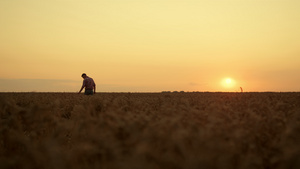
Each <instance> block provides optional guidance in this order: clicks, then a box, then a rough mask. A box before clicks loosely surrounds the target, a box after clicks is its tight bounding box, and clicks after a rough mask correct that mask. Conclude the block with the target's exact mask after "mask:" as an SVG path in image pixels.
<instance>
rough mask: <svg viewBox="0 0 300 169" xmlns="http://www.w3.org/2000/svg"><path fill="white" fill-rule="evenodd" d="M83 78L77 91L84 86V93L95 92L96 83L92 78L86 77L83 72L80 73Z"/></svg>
mask: <svg viewBox="0 0 300 169" xmlns="http://www.w3.org/2000/svg"><path fill="white" fill-rule="evenodd" d="M81 77H82V78H83V83H82V87H81V89H80V91H79V92H78V93H81V91H82V89H83V88H85V92H84V94H85V95H93V94H95V93H96V84H95V82H94V80H93V79H92V78H90V77H88V76H87V75H86V74H85V73H83V74H82V75H81Z"/></svg>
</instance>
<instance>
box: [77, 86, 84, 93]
mask: <svg viewBox="0 0 300 169" xmlns="http://www.w3.org/2000/svg"><path fill="white" fill-rule="evenodd" d="M83 88H84V86H82V87H81V89H80V90H79V92H78V94H79V93H81V91H82V89H83Z"/></svg>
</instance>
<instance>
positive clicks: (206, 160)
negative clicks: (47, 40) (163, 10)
mask: <svg viewBox="0 0 300 169" xmlns="http://www.w3.org/2000/svg"><path fill="white" fill-rule="evenodd" d="M0 106H1V107H0V168H1V169H2V168H16V169H17V168H24V169H27V168H28V169H35V168H36V169H40V168H43V169H52V168H55V169H64V168H72V169H73V168H74V169H77V168H78V169H79V168H80V169H81V168H89V169H92V168H104V169H120V168H122V169H127V168H128V169H140V168H143V169H159V168H162V169H166V168H172V169H202V168H203V169H210V168H212V169H217V168H228V169H241V168H243V169H250V168H253V169H260V168H261V169H268V168H272V169H273V168H274V169H275V168H276V169H277V168H278V169H279V168H280V169H286V168H290V169H296V168H300V93H144V94H143V93H99V94H96V95H94V96H84V95H82V94H81V95H78V94H71V93H1V94H0Z"/></svg>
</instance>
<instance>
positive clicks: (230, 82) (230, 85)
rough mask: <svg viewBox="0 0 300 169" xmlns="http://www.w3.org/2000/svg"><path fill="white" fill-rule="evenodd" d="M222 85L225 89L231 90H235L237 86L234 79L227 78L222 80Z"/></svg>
mask: <svg viewBox="0 0 300 169" xmlns="http://www.w3.org/2000/svg"><path fill="white" fill-rule="evenodd" d="M221 84H222V86H223V87H224V88H228V89H229V88H233V87H234V86H235V84H236V82H235V80H233V79H232V78H225V79H223V80H222V82H221Z"/></svg>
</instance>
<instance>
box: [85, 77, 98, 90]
mask: <svg viewBox="0 0 300 169" xmlns="http://www.w3.org/2000/svg"><path fill="white" fill-rule="evenodd" d="M83 86H84V87H85V89H86V90H93V88H94V86H95V82H94V80H93V79H92V78H90V77H88V76H87V77H86V78H85V79H84V80H83Z"/></svg>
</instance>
